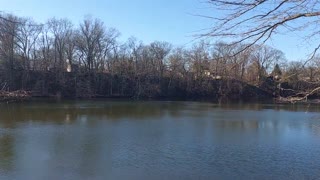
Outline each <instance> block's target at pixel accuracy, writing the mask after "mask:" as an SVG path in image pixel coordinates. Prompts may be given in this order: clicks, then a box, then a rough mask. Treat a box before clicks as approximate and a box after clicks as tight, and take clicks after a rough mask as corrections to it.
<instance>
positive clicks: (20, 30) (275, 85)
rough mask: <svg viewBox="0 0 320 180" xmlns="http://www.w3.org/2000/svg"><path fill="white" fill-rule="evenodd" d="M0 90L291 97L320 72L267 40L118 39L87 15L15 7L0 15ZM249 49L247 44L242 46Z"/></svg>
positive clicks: (69, 94)
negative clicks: (40, 16) (26, 14)
mask: <svg viewBox="0 0 320 180" xmlns="http://www.w3.org/2000/svg"><path fill="white" fill-rule="evenodd" d="M0 17H1V18H0V90H5V91H16V90H24V91H29V92H32V95H33V96H57V97H130V98H220V97H226V98H228V99H251V98H271V97H280V96H281V97H282V96H283V97H287V96H291V95H294V94H296V92H301V91H302V90H303V91H304V90H306V89H308V88H310V89H312V88H314V87H315V86H316V85H315V84H316V83H315V82H317V81H318V78H319V77H320V74H319V64H317V61H312V62H314V63H312V64H310V63H309V64H310V65H309V66H305V64H304V63H303V62H302V61H301V62H292V61H287V60H286V59H285V55H284V54H283V53H282V52H281V51H280V50H277V49H274V48H272V47H269V46H264V45H254V46H250V47H248V48H243V47H244V46H246V45H245V44H243V45H240V44H227V43H224V42H214V43H212V42H209V41H205V40H202V41H199V42H196V43H195V44H193V45H190V46H188V47H174V46H173V45H171V44H170V43H168V42H162V41H155V42H152V43H149V44H144V43H142V42H141V41H139V40H137V39H136V38H133V37H132V38H129V39H128V40H127V41H126V42H121V41H119V36H120V33H119V32H118V31H117V30H116V29H113V28H107V27H106V26H105V25H104V23H103V22H102V21H100V20H99V19H94V18H91V17H86V18H84V20H83V21H82V22H81V23H80V24H79V25H74V24H72V23H71V21H69V20H68V19H55V18H53V19H50V20H48V21H47V22H46V23H44V24H40V23H37V22H34V21H33V20H32V19H30V18H23V17H17V16H15V15H12V14H2V15H1V16H0ZM243 49H244V50H243Z"/></svg>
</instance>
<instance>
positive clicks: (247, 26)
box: [201, 0, 320, 95]
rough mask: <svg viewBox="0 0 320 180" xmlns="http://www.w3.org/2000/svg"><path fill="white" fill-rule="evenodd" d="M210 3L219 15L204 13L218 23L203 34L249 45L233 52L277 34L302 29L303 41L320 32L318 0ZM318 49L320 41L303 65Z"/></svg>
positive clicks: (211, 0)
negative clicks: (319, 26)
mask: <svg viewBox="0 0 320 180" xmlns="http://www.w3.org/2000/svg"><path fill="white" fill-rule="evenodd" d="M207 2H208V3H209V5H211V6H212V7H214V9H215V10H216V12H215V13H216V14H217V15H216V16H215V17H213V16H205V17H206V18H210V19H212V20H213V21H214V22H215V26H214V27H212V28H211V29H209V30H206V32H204V33H203V34H201V36H205V37H208V36H209V37H215V38H219V37H220V38H222V37H223V38H225V39H228V40H231V41H232V43H233V44H239V43H242V44H246V45H245V46H244V47H243V48H242V49H240V50H239V51H238V52H236V53H234V54H233V55H237V54H238V53H240V52H242V51H244V50H246V49H248V48H250V47H252V46H254V45H261V44H264V43H265V42H267V41H268V40H269V39H270V38H271V37H272V36H273V35H275V34H277V33H288V32H297V33H300V32H302V33H303V34H304V35H303V36H302V40H306V39H311V38H315V37H318V36H319V35H320V31H319V30H318V29H319V28H318V25H319V22H320V19H319V17H320V1H318V0H297V1H293V0H292V1H291V0H275V1H274V0H242V1H237V0H208V1H207ZM319 48H320V43H318V45H316V47H315V49H314V50H313V51H312V52H310V55H309V57H307V58H306V60H305V62H304V63H303V67H304V66H305V65H306V64H307V63H308V62H309V61H310V60H312V59H313V58H314V57H315V55H316V54H317V52H318V50H319ZM289 76H291V75H289ZM287 78H289V77H287ZM312 92H314V91H312ZM307 94H308V95H309V93H307Z"/></svg>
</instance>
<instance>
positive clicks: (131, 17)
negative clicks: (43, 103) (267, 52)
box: [0, 0, 312, 60]
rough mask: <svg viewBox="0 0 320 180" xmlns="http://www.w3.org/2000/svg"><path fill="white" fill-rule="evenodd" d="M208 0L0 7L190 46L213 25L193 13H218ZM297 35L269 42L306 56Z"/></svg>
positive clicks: (76, 0)
mask: <svg viewBox="0 0 320 180" xmlns="http://www.w3.org/2000/svg"><path fill="white" fill-rule="evenodd" d="M204 1H205V0H183V1H180V0H158V1H152V0H135V1H130V0H54V1H53V0H51V1H48V0H0V4H1V7H0V10H1V11H4V12H7V13H13V14H15V15H18V16H24V17H31V18H33V19H34V20H35V21H37V22H45V21H46V20H47V19H49V18H51V17H57V18H68V19H70V20H71V21H73V23H74V24H78V23H79V22H80V21H81V20H82V19H83V18H84V17H85V16H86V15H91V16H93V17H95V18H99V19H101V20H102V21H103V22H104V23H105V25H106V26H107V27H113V28H116V29H118V30H119V31H120V33H121V40H123V41H125V40H126V39H127V38H129V37H131V36H134V37H136V38H137V39H139V40H142V41H143V42H145V43H149V42H152V41H154V40H161V41H167V42H170V43H172V44H173V45H176V46H189V45H190V44H191V43H190V42H192V41H193V40H194V35H195V34H197V31H199V30H201V29H204V28H208V27H210V26H212V25H213V24H212V22H211V21H210V20H208V19H205V18H202V17H198V16H194V15H192V14H204V15H211V16H216V14H214V13H215V11H214V9H212V8H209V7H208V5H207V4H205V3H203V2H204ZM300 41H301V40H300V39H298V38H297V35H296V34H287V35H277V36H275V37H273V38H272V40H271V41H270V42H269V45H271V46H273V47H275V48H278V49H280V50H282V51H283V52H284V53H285V54H286V57H287V58H288V59H290V60H299V59H302V58H305V55H306V53H307V52H310V51H311V50H312V48H311V47H312V46H311V45H310V48H309V46H308V45H301V44H300V43H299V42H300Z"/></svg>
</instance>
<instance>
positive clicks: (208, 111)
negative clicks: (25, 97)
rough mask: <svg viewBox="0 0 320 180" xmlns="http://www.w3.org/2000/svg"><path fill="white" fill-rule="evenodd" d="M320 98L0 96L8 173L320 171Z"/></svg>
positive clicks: (26, 176)
mask: <svg viewBox="0 0 320 180" xmlns="http://www.w3.org/2000/svg"><path fill="white" fill-rule="evenodd" d="M319 111H320V107H317V106H307V105H304V106H303V105H300V106H297V105H259V104H237V105H222V106H219V105H216V104H211V103H195V102H126V101H118V102H115V101H113V102H112V101H77V102H76V101H69V102H43V101H40V102H27V103H16V104H2V105H0V179H1V180H7V179H8V180H11V179H12V180H61V179H67V180H82V179H88V180H91V179H92V180H96V179H97V180H100V179H101V180H102V179H103V180H104V179H137V180H141V179H148V180H149V179H150V180H151V179H159V180H160V179H182V180H188V179H268V180H269V179H319V178H320V114H319V113H318V112H319Z"/></svg>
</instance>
